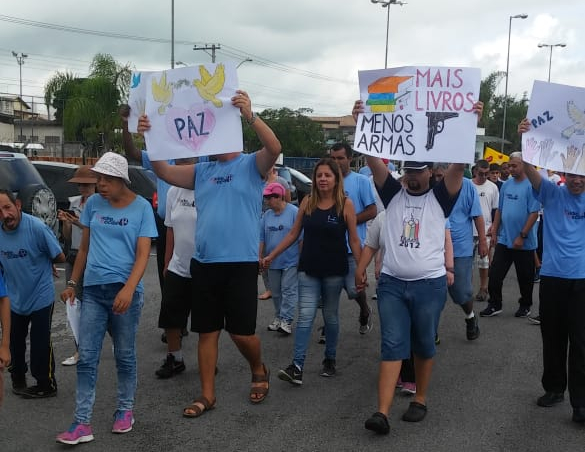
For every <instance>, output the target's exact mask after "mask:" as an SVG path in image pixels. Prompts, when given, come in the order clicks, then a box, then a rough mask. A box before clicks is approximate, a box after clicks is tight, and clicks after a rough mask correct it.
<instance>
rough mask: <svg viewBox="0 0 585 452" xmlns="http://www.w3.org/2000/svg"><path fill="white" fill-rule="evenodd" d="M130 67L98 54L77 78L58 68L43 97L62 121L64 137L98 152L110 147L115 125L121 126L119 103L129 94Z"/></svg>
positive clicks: (94, 152)
mask: <svg viewBox="0 0 585 452" xmlns="http://www.w3.org/2000/svg"><path fill="white" fill-rule="evenodd" d="M131 74H132V72H131V70H130V67H129V65H125V66H121V65H120V64H118V63H117V62H116V61H115V60H114V59H113V58H112V57H111V56H110V55H107V54H97V55H96V56H95V57H94V58H93V61H92V63H91V65H90V75H89V77H87V78H80V77H77V76H75V75H74V74H72V73H70V72H64V73H62V72H57V73H56V74H55V75H54V76H53V77H52V78H51V79H50V80H49V81H48V82H47V84H46V85H45V101H46V103H47V105H51V106H52V107H53V108H54V109H55V119H56V120H57V121H59V122H60V123H62V124H63V128H64V134H65V139H66V140H70V141H81V142H82V143H83V144H84V146H86V148H88V149H89V150H91V151H92V154H93V155H98V153H99V152H100V151H102V150H104V149H105V150H107V149H110V147H111V143H110V141H111V139H112V138H113V134H114V129H115V128H119V127H120V119H119V117H118V114H117V109H118V105H120V103H121V102H125V101H126V100H127V97H128V90H129V86H130V77H131Z"/></svg>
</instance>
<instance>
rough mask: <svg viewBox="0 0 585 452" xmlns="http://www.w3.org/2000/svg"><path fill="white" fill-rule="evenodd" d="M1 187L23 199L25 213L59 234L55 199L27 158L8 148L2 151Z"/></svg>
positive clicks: (4, 147)
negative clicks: (38, 219)
mask: <svg viewBox="0 0 585 452" xmlns="http://www.w3.org/2000/svg"><path fill="white" fill-rule="evenodd" d="M0 187H2V188H4V189H6V190H11V191H12V192H13V193H14V194H15V195H16V196H17V198H18V199H20V202H21V203H22V210H23V212H26V213H28V214H31V215H34V216H35V217H37V218H40V219H41V220H42V221H43V222H44V223H45V224H46V225H47V226H49V227H50V228H51V229H52V230H53V231H55V233H57V230H58V221H57V208H56V201H55V195H54V194H53V192H52V191H51V190H50V188H48V187H47V185H46V184H45V182H44V181H43V178H42V177H41V175H40V174H39V172H38V171H37V170H36V169H35V167H34V166H33V165H32V164H31V162H30V161H29V159H28V158H27V157H26V155H24V154H22V153H20V152H17V151H10V150H9V148H8V147H7V146H3V147H2V150H0Z"/></svg>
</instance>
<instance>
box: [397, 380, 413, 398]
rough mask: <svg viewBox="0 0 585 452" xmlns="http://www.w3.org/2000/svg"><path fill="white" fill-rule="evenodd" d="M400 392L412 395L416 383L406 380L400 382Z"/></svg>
mask: <svg viewBox="0 0 585 452" xmlns="http://www.w3.org/2000/svg"><path fill="white" fill-rule="evenodd" d="M400 392H401V393H402V394H406V395H412V394H416V383H410V382H408V381H403V382H402V389H401V390H400Z"/></svg>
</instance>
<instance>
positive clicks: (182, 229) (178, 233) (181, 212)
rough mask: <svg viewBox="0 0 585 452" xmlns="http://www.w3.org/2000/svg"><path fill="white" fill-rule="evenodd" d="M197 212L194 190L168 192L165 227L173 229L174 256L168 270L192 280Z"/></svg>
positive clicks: (170, 190)
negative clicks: (191, 267) (192, 258)
mask: <svg viewBox="0 0 585 452" xmlns="http://www.w3.org/2000/svg"><path fill="white" fill-rule="evenodd" d="M196 225H197V210H196V209H195V195H194V192H193V190H188V189H186V188H180V187H171V188H170V189H169V191H168V192H167V205H166V215H165V226H166V227H168V228H173V237H174V247H173V256H172V257H171V261H170V262H169V266H168V270H169V271H172V272H173V273H175V274H177V275H179V276H182V277H183V278H191V269H190V266H191V257H192V256H193V252H194V250H195V228H196Z"/></svg>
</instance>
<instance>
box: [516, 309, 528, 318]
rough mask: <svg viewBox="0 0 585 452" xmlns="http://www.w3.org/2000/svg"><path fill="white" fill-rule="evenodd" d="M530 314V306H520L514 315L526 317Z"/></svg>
mask: <svg viewBox="0 0 585 452" xmlns="http://www.w3.org/2000/svg"><path fill="white" fill-rule="evenodd" d="M529 315H530V308H529V307H528V306H520V307H519V308H518V310H517V311H516V312H515V313H514V317H520V318H526V317H528V316H529Z"/></svg>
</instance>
